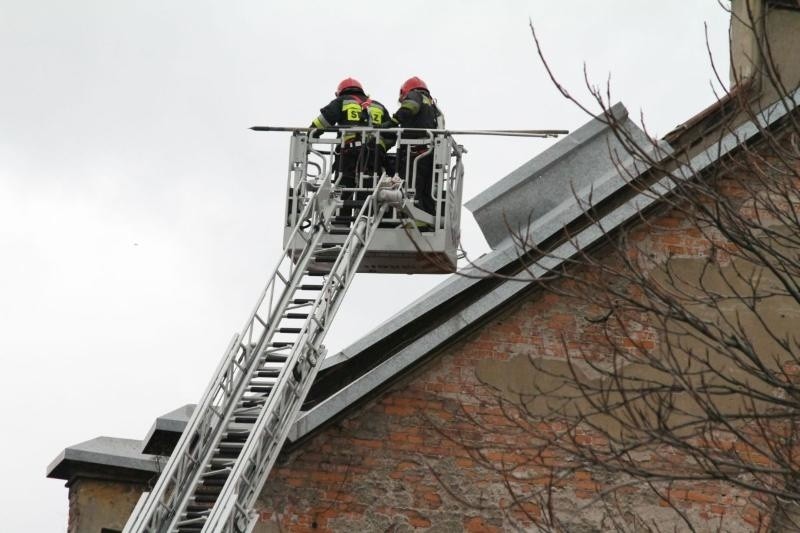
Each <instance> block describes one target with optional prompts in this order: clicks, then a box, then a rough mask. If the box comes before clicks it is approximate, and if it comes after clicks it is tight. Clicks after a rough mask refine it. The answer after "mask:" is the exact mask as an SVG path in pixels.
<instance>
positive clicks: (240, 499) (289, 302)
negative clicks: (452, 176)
mask: <svg viewBox="0 0 800 533" xmlns="http://www.w3.org/2000/svg"><path fill="white" fill-rule="evenodd" d="M382 192H383V193H384V194H383V195H382V196H384V197H386V196H388V197H390V198H398V197H400V195H401V194H400V191H399V190H394V191H391V192H393V193H396V194H388V195H387V194H385V193H386V192H387V191H385V190H384V191H382ZM376 196H379V195H376V194H373V195H372V196H371V197H370V198H368V199H367V200H366V201H365V202H364V203H363V205H362V206H361V209H360V211H359V212H358V215H357V216H356V217H354V218H355V222H354V223H353V225H352V228H351V229H350V231H349V232H348V233H347V237H346V239H345V240H344V242H343V243H342V244H340V245H337V246H336V247H335V248H332V247H330V246H324V247H323V246H321V241H322V238H323V236H324V235H326V234H328V233H329V232H330V231H331V229H332V227H331V225H330V220H331V218H332V214H333V213H334V211H335V209H336V208H337V204H340V203H341V202H340V201H338V200H337V198H336V197H335V196H334V194H333V188H332V185H331V181H330V175H329V176H328V178H327V179H326V180H324V182H323V183H322V184H321V186H320V187H319V188H318V189H317V190H316V192H315V193H314V194H313V196H312V201H309V202H308V203H307V204H306V206H305V209H304V210H303V212H302V214H301V216H300V217H299V222H298V224H297V225H296V227H295V230H294V231H295V236H296V237H298V238H301V239H302V240H303V241H304V242H305V246H304V247H303V249H302V251H301V252H300V253H299V254H298V253H297V252H296V251H293V252H292V253H288V251H287V250H284V253H283V254H282V258H281V261H280V262H279V264H278V266H277V267H276V269H275V271H274V273H273V275H272V277H271V278H270V280H269V283H268V284H267V286H266V288H265V289H264V291H263V292H262V293H261V296H260V298H259V300H258V304H257V305H256V308H255V310H254V311H253V313H252V314H251V315H250V318H249V319H248V321H247V324H246V325H245V327H244V329H243V330H242V332H241V333H240V334H238V335H235V336H234V338H233V340H232V342H231V344H230V346H229V348H228V350H227V352H226V355H225V357H224V359H223V361H222V363H221V364H220V366H219V367H218V368H217V371H216V373H215V375H214V378H213V380H212V381H211V383H210V384H209V386H208V388H207V389H206V391H205V393H204V395H203V398H202V400H201V402H200V404H199V405H198V406H197V408H196V409H195V411H194V413H193V415H192V417H191V419H190V420H189V423H188V425H187V426H186V429H185V430H184V432H183V435H182V436H181V438H180V440H179V442H178V444H177V446H176V448H175V450H174V451H173V453H172V455H171V457H170V459H169V461H168V463H167V465H166V467H165V468H164V471H163V472H162V473H161V475H160V477H159V479H158V481H157V483H156V485H155V487H154V488H153V490H152V491H151V492H150V493H147V494H146V495H143V497H142V499H141V500H140V501H139V504H138V505H137V507H136V509H134V513H133V514H132V516H131V518H130V519H129V521H128V524H127V525H126V527H125V530H124V531H125V532H126V533H129V532H130V533H132V532H153V533H155V532H159V533H161V532H187V533H188V532H200V531H203V532H212V531H213V532H245V531H250V530H251V529H252V527H253V525H254V521H255V519H256V517H255V516H251V515H250V509H252V506H253V504H254V503H255V500H256V498H257V496H258V494H259V492H260V491H261V488H262V486H263V484H264V481H265V480H266V478H267V475H268V473H269V471H270V469H271V468H272V465H273V464H274V462H275V459H276V458H277V456H278V453H279V452H280V449H281V446H282V445H283V442H284V440H285V439H286V435H287V434H288V432H289V429H290V428H291V424H292V422H293V421H294V418H295V416H296V415H297V412H298V411H299V409H300V406H301V404H302V402H303V400H304V398H305V396H306V394H307V392H308V390H309V388H310V387H311V384H312V382H313V381H314V377H315V375H316V373H317V369H318V363H319V362H320V361H321V360H322V358H323V357H324V353H322V351H323V349H321V342H322V339H323V337H324V336H325V333H326V332H327V330H328V328H329V326H330V324H331V321H332V319H333V316H334V314H335V313H336V311H337V309H338V308H339V305H340V303H341V301H342V298H343V296H344V294H345V292H346V290H347V288H348V286H349V285H350V283H351V282H352V280H353V276H354V274H355V273H356V271H357V269H358V265H359V262H360V261H361V259H362V257H363V256H364V253H365V251H366V249H367V247H368V246H369V242H370V239H371V238H372V236H373V235H374V233H375V229H376V228H377V227H378V224H379V223H380V219H381V216H382V215H383V213H384V212H385V211H386V208H387V204H386V203H383V204H379V202H378V201H377V199H376ZM321 254H324V255H326V256H330V255H331V254H335V260H334V262H333V264H332V265H331V268H330V271H329V273H326V274H319V273H314V272H310V271H309V270H308V265H309V264H310V263H311V262H312V261H313V260H314V259H315V258H316V257H318V256H319V255H321Z"/></svg>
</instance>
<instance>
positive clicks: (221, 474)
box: [200, 468, 231, 479]
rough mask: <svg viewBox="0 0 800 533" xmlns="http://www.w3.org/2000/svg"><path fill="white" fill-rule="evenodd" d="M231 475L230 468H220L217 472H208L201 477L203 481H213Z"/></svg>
mask: <svg viewBox="0 0 800 533" xmlns="http://www.w3.org/2000/svg"><path fill="white" fill-rule="evenodd" d="M230 473H231V469H230V468H218V469H217V470H209V471H208V472H204V473H203V474H202V475H201V476H200V477H201V478H203V479H211V478H216V477H228V474H230Z"/></svg>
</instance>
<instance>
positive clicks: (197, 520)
mask: <svg viewBox="0 0 800 533" xmlns="http://www.w3.org/2000/svg"><path fill="white" fill-rule="evenodd" d="M205 523H206V517H205V516H200V517H197V518H189V519H188V520H181V521H180V522H178V527H185V526H192V525H195V524H205Z"/></svg>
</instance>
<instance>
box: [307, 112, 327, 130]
mask: <svg viewBox="0 0 800 533" xmlns="http://www.w3.org/2000/svg"><path fill="white" fill-rule="evenodd" d="M311 124H312V125H313V126H314V127H315V128H330V127H331V125H330V123H328V121H327V120H325V117H323V116H322V115H320V116H318V117H317V118H315V119H314V122H312V123H311Z"/></svg>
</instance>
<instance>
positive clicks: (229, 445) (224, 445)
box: [217, 442, 244, 449]
mask: <svg viewBox="0 0 800 533" xmlns="http://www.w3.org/2000/svg"><path fill="white" fill-rule="evenodd" d="M217 448H219V449H222V448H229V449H241V448H244V443H243V442H220V443H219V444H218V445H217Z"/></svg>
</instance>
